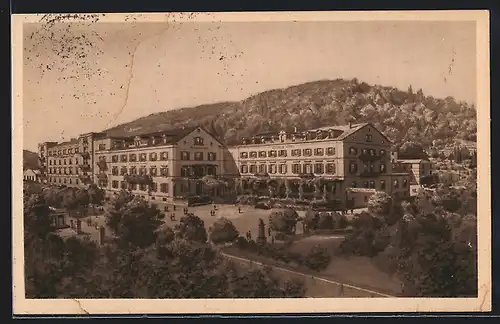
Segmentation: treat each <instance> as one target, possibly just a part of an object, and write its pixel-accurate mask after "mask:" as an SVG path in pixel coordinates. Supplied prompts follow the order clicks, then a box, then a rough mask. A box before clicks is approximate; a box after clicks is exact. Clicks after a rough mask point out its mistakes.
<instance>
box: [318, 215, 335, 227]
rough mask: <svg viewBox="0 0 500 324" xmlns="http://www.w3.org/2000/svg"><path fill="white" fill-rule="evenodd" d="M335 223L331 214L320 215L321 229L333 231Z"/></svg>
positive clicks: (319, 223) (319, 224)
mask: <svg viewBox="0 0 500 324" xmlns="http://www.w3.org/2000/svg"><path fill="white" fill-rule="evenodd" d="M333 225H334V222H333V217H332V215H330V213H319V220H318V228H319V229H333V227H334V226H333Z"/></svg>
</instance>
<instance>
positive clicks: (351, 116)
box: [107, 79, 477, 147]
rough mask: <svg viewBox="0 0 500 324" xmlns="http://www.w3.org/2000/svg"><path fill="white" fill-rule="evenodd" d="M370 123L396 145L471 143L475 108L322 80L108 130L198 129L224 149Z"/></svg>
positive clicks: (383, 88)
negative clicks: (273, 136)
mask: <svg viewBox="0 0 500 324" xmlns="http://www.w3.org/2000/svg"><path fill="white" fill-rule="evenodd" d="M350 121H352V122H372V123H373V124H374V125H375V126H376V127H377V128H379V129H380V130H381V131H382V132H384V133H385V134H386V135H387V136H388V137H389V138H390V139H391V140H394V141H395V142H396V144H398V145H399V144H402V143H404V142H408V141H412V142H415V143H417V144H420V145H423V146H424V147H427V146H429V145H430V144H431V141H432V140H437V141H443V142H445V143H451V142H454V141H455V140H467V141H475V140H476V131H477V125H476V108H475V106H474V105H470V104H468V103H465V102H457V101H455V100H454V99H453V98H451V97H447V98H445V99H437V98H434V97H431V96H426V95H425V94H424V93H423V92H422V90H418V91H416V92H414V91H413V89H412V88H411V86H410V87H409V88H408V90H407V91H402V90H399V89H396V88H393V87H386V86H380V85H368V84H367V83H365V82H359V81H358V80H357V79H353V80H343V79H336V80H321V81H315V82H309V83H304V84H300V85H296V86H291V87H288V88H286V89H275V90H270V91H265V92H262V93H259V94H256V95H254V96H251V97H249V98H247V99H245V100H242V101H239V102H222V103H214V104H207V105H201V106H197V107H194V108H183V109H176V110H170V111H167V112H161V113H156V114H151V115H149V116H145V117H142V118H139V119H137V120H134V121H132V122H129V123H126V124H122V125H119V126H116V127H114V128H111V129H109V130H107V132H108V134H110V135H116V136H123V135H136V134H145V133H149V132H154V131H162V130H169V129H173V128H178V127H179V126H193V125H197V124H201V125H202V126H204V127H206V128H207V129H208V130H210V131H212V132H214V133H215V134H218V136H220V137H221V138H222V139H224V140H225V142H226V143H227V144H228V145H231V144H237V143H239V140H240V138H241V137H245V136H251V135H254V134H256V133H259V132H270V131H276V132H277V131H279V130H281V129H284V130H287V131H292V130H293V128H294V127H297V128H298V129H299V130H305V129H309V128H315V127H322V126H329V125H340V124H347V123H348V122H350Z"/></svg>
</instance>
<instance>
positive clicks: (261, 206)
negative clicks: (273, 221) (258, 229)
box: [253, 202, 271, 210]
mask: <svg viewBox="0 0 500 324" xmlns="http://www.w3.org/2000/svg"><path fill="white" fill-rule="evenodd" d="M253 207H254V208H255V209H266V210H269V209H271V204H270V203H268V202H259V203H256V204H255V205H254V206H253Z"/></svg>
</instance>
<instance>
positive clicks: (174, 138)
mask: <svg viewBox="0 0 500 324" xmlns="http://www.w3.org/2000/svg"><path fill="white" fill-rule="evenodd" d="M198 128H199V129H202V130H203V131H205V132H206V133H207V134H208V135H210V136H212V137H213V138H214V139H215V140H216V141H217V142H218V143H219V144H221V145H224V144H223V143H222V141H221V140H220V139H219V138H218V137H217V136H216V135H214V134H212V133H211V132H209V131H208V130H206V129H205V128H204V127H201V126H190V127H182V128H177V129H169V130H165V131H157V132H152V133H145V134H136V135H131V136H109V137H108V138H112V139H120V140H133V139H134V138H135V137H136V136H137V137H141V138H147V137H153V136H160V137H161V136H163V135H165V136H167V142H166V143H158V144H159V145H160V144H161V145H174V144H177V143H178V142H179V141H180V140H182V139H183V138H184V137H186V136H188V135H189V134H191V133H192V132H194V131H195V130H196V129H198Z"/></svg>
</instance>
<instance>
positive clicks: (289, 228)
mask: <svg viewBox="0 0 500 324" xmlns="http://www.w3.org/2000/svg"><path fill="white" fill-rule="evenodd" d="M298 217H299V215H298V214H297V212H296V211H295V210H293V209H292V208H286V209H285V210H283V211H273V212H271V215H270V216H269V223H270V226H271V229H272V230H273V231H276V232H281V233H285V234H292V233H295V227H296V225H297V219H298Z"/></svg>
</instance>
